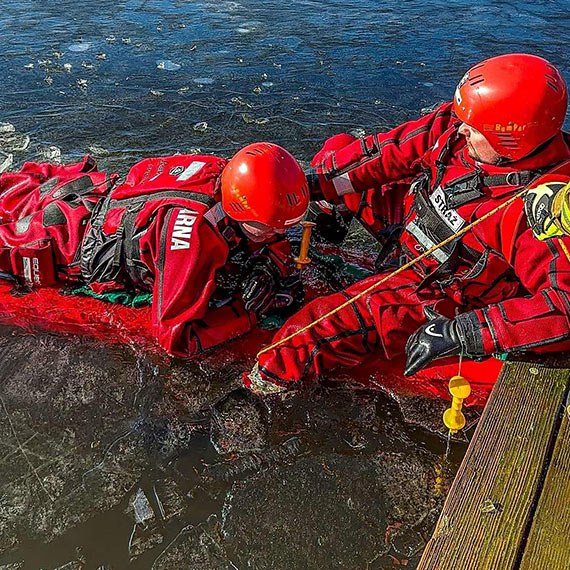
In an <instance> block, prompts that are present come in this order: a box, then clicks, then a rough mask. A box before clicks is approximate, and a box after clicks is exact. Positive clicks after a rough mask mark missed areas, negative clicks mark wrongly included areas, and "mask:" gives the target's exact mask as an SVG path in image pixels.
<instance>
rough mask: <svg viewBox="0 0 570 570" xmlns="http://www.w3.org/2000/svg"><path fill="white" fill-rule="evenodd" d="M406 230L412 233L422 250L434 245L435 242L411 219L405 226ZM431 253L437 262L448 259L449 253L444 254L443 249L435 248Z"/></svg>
mask: <svg viewBox="0 0 570 570" xmlns="http://www.w3.org/2000/svg"><path fill="white" fill-rule="evenodd" d="M406 231H407V232H409V233H410V234H411V235H413V236H414V237H415V238H416V239H417V240H418V243H420V244H421V245H422V246H423V248H424V250H425V251H427V250H428V249H431V248H432V247H434V246H435V245H436V244H435V243H434V242H433V241H432V240H431V239H430V238H429V237H428V236H427V235H426V234H425V233H424V232H423V231H422V230H421V229H420V227H419V226H418V225H417V224H416V222H415V221H411V222H410V223H409V224H408V225H407V226H406ZM431 255H433V256H434V257H435V258H436V259H437V260H438V261H439V262H441V263H444V262H446V261H447V260H448V259H449V255H448V254H446V253H445V252H444V251H442V250H441V248H440V249H436V250H434V251H432V252H431Z"/></svg>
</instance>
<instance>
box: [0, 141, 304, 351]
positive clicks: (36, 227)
mask: <svg viewBox="0 0 570 570" xmlns="http://www.w3.org/2000/svg"><path fill="white" fill-rule="evenodd" d="M117 178H118V177H117V176H116V175H110V176H108V175H106V174H105V173H102V172H98V171H97V167H96V164H95V162H94V161H93V160H92V159H90V158H89V157H86V158H85V159H84V161H83V162H81V163H78V164H70V165H67V166H59V165H53V164H36V163H27V164H25V165H24V166H23V167H22V169H21V171H20V172H15V173H4V174H2V175H1V176H0V272H1V273H0V277H3V278H4V279H6V278H7V279H12V280H17V281H20V282H25V283H27V284H28V285H29V286H34V287H36V286H55V285H59V284H63V283H87V284H90V286H91V288H92V289H93V290H94V291H96V292H107V291H112V290H116V289H127V290H131V291H152V325H153V333H154V335H155V336H156V338H157V339H158V341H159V343H160V344H161V345H162V346H163V347H164V348H165V349H166V350H167V351H168V352H169V353H172V354H176V355H182V356H188V355H192V354H194V353H196V352H200V351H202V350H206V349H208V348H212V347H214V346H216V345H218V344H220V343H223V342H226V341H228V340H231V339H233V338H235V337H236V336H238V335H240V334H243V333H245V332H247V331H248V330H250V329H251V328H252V326H254V325H255V322H256V315H261V314H264V313H266V312H267V311H269V310H286V309H287V308H288V307H292V306H294V305H295V304H296V303H298V302H299V301H302V297H303V287H302V285H301V283H300V281H299V279H298V276H297V275H295V274H293V273H292V271H291V267H292V263H291V255H290V248H289V243H288V242H287V241H286V240H285V239H284V238H283V236H282V234H283V233H284V232H285V230H286V229H287V228H289V227H291V226H293V225H295V224H297V223H298V222H299V221H300V220H301V218H302V217H303V215H304V214H305V210H306V208H307V205H308V197H309V192H308V187H307V180H306V177H305V175H304V173H303V170H302V169H301V167H300V166H299V164H298V163H297V162H296V160H295V159H294V158H293V157H292V156H291V155H290V154H289V153H288V152H287V151H285V150H284V149H283V148H281V147H279V146H277V145H274V144H270V143H257V144H253V145H249V146H247V147H245V148H243V149H242V150H241V151H239V152H238V153H237V154H236V155H235V156H234V157H233V158H232V159H231V160H230V161H229V162H227V161H226V160H224V159H222V158H219V157H214V156H203V155H178V156H170V157H157V158H148V159H145V160H142V161H141V162H139V163H138V164H136V165H135V166H134V167H133V168H132V169H131V170H130V172H129V173H128V175H127V176H126V179H125V180H124V182H123V183H121V184H118V185H117V182H118V180H117Z"/></svg>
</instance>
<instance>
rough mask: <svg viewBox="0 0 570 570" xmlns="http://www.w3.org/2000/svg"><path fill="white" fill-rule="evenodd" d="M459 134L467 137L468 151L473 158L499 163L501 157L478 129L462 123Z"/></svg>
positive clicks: (489, 162)
mask: <svg viewBox="0 0 570 570" xmlns="http://www.w3.org/2000/svg"><path fill="white" fill-rule="evenodd" d="M459 134H460V135H463V136H464V137H465V141H466V143H467V152H468V153H469V156H470V157H471V158H472V159H474V160H477V161H478V162H485V163H487V164H497V163H498V162H499V160H500V159H501V157H500V156H499V155H498V154H497V153H496V152H495V151H494V149H493V147H492V146H491V145H490V144H489V142H488V141H487V139H486V138H485V137H484V136H483V135H482V134H481V133H480V132H479V131H478V130H477V129H474V128H473V127H470V126H469V125H467V124H465V123H461V126H460V127H459Z"/></svg>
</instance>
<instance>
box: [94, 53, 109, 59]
mask: <svg viewBox="0 0 570 570" xmlns="http://www.w3.org/2000/svg"><path fill="white" fill-rule="evenodd" d="M95 59H100V60H105V59H107V54H106V53H98V54H96V55H95Z"/></svg>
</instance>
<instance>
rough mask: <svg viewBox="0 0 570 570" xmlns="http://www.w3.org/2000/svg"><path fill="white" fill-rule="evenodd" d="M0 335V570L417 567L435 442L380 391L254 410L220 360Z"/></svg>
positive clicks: (433, 507) (341, 391)
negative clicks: (12, 567) (12, 569)
mask: <svg viewBox="0 0 570 570" xmlns="http://www.w3.org/2000/svg"><path fill="white" fill-rule="evenodd" d="M3 332H4V336H3V337H2V338H1V339H0V352H1V355H2V362H3V367H2V371H1V373H0V385H1V386H2V390H1V401H0V458H1V459H0V473H1V475H2V476H1V478H0V480H1V483H0V496H1V509H0V544H1V545H2V549H3V551H4V554H3V555H2V556H1V557H0V564H2V563H4V564H7V563H9V562H11V563H15V562H19V561H21V560H25V561H26V563H27V564H28V566H26V567H29V568H36V567H40V566H41V567H43V568H58V567H59V566H60V565H63V563H65V562H66V561H71V560H75V559H77V561H79V562H81V561H83V562H82V563H84V564H86V567H93V568H96V567H98V566H100V565H105V567H106V568H124V567H127V566H128V567H129V568H150V567H153V568H182V567H189V568H216V569H217V568H235V567H237V568H260V569H262V568H267V569H269V568H272V569H289V568H329V567H331V568H332V567H354V568H360V567H362V568H365V567H367V566H366V565H367V564H368V563H370V565H369V566H368V567H370V568H384V567H386V564H388V566H387V567H391V566H390V565H391V564H392V562H393V561H394V560H398V561H402V560H409V561H410V564H413V562H414V561H417V556H418V553H419V552H420V551H421V548H422V546H423V545H424V543H425V540H426V539H427V538H428V536H429V532H430V531H431V528H432V526H433V524H434V522H435V518H436V516H437V513H438V512H439V508H440V507H441V500H442V499H441V493H438V491H437V488H436V485H435V477H436V469H437V467H438V465H439V464H440V461H441V458H440V457H439V455H438V453H442V451H443V443H442V442H438V441H437V440H436V439H435V438H432V439H430V438H429V437H428V436H426V434H425V433H422V432H420V431H418V430H414V429H412V428H410V427H406V425H405V423H404V422H403V421H402V418H401V415H400V412H399V410H398V407H397V406H396V405H395V404H394V403H391V402H390V401H389V400H388V399H387V398H385V397H384V396H382V395H381V394H379V393H375V392H370V391H363V390H360V391H357V390H354V389H350V388H348V387H346V386H343V385H337V386H334V387H319V388H316V389H314V390H311V391H309V392H306V393H305V392H303V393H300V394H296V395H290V396H288V397H287V398H285V399H281V398H275V397H274V398H268V399H266V400H264V401H262V400H258V399H257V398H255V397H253V396H252V395H251V394H249V393H248V392H245V391H242V390H239V389H238V390H235V388H237V380H236V379H237V376H238V371H239V369H240V364H239V363H236V362H232V363H230V364H228V363H227V362H226V363H224V362H221V363H220V362H219V361H217V360H216V359H208V360H207V361H204V362H202V363H201V364H200V365H198V364H196V363H189V362H186V363H184V362H180V361H177V362H172V363H170V364H169V365H168V366H165V364H164V363H161V364H157V363H156V362H153V359H151V358H150V357H145V356H141V355H135V354H133V353H132V352H131V349H129V348H128V347H125V346H115V347H102V346H100V345H97V344H94V343H93V342H90V341H86V340H85V339H64V338H59V337H53V336H49V335H41V334H39V335H35V336H11V335H10V334H9V333H10V331H7V330H4V331H3ZM225 358H227V354H226V355H225ZM391 561H392V562H391ZM0 567H1V566H0ZM80 567H82V566H80ZM412 567H413V566H412Z"/></svg>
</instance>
